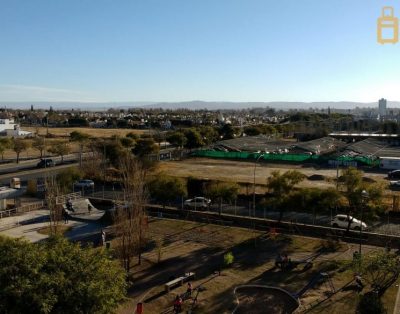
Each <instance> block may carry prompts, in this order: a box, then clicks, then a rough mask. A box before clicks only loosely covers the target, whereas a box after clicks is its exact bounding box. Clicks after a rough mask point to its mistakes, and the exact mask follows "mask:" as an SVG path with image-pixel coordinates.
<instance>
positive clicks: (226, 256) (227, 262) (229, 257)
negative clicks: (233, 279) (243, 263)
mask: <svg viewBox="0 0 400 314" xmlns="http://www.w3.org/2000/svg"><path fill="white" fill-rule="evenodd" d="M234 260H235V258H234V257H233V254H232V252H228V253H226V254H224V266H225V267H230V266H231V265H232V264H233V261H234Z"/></svg>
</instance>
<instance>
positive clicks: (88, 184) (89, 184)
mask: <svg viewBox="0 0 400 314" xmlns="http://www.w3.org/2000/svg"><path fill="white" fill-rule="evenodd" d="M74 187H75V188H76V189H93V188H94V182H93V180H79V181H76V182H75V183H74Z"/></svg>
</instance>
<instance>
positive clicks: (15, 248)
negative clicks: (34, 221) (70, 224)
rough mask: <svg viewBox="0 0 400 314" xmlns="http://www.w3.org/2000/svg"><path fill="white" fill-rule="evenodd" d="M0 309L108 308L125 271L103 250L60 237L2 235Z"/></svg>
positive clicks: (120, 292) (83, 310)
mask: <svg viewBox="0 0 400 314" xmlns="http://www.w3.org/2000/svg"><path fill="white" fill-rule="evenodd" d="M0 251H1V252H2V254H0V313H71V314H72V313H99V314H100V313H104V314H106V313H112V312H113V311H114V309H115V308H116V306H117V303H118V302H119V301H120V300H121V299H122V298H123V297H124V294H125V289H126V283H125V272H124V271H123V269H122V268H121V267H120V266H119V264H118V262H116V261H112V260H111V259H110V258H109V257H108V255H107V254H106V252H104V251H98V250H94V249H92V248H81V247H80V246H79V245H78V244H72V243H70V242H68V241H67V240H66V239H64V238H60V237H54V238H50V239H49V240H48V241H46V242H43V243H39V244H32V243H29V242H27V241H25V240H22V239H10V238H5V237H0Z"/></svg>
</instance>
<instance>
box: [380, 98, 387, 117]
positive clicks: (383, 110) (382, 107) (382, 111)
mask: <svg viewBox="0 0 400 314" xmlns="http://www.w3.org/2000/svg"><path fill="white" fill-rule="evenodd" d="M386 102H387V101H386V99H385V98H382V99H379V116H380V117H381V118H382V117H384V116H386Z"/></svg>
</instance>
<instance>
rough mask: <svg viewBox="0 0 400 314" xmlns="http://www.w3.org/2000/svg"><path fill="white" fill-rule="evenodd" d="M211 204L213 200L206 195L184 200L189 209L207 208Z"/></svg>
mask: <svg viewBox="0 0 400 314" xmlns="http://www.w3.org/2000/svg"><path fill="white" fill-rule="evenodd" d="M210 204H211V200H210V199H208V198H205V197H195V198H192V199H189V200H186V201H185V202H184V207H185V208H187V209H207V208H208V207H209V206H210Z"/></svg>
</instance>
